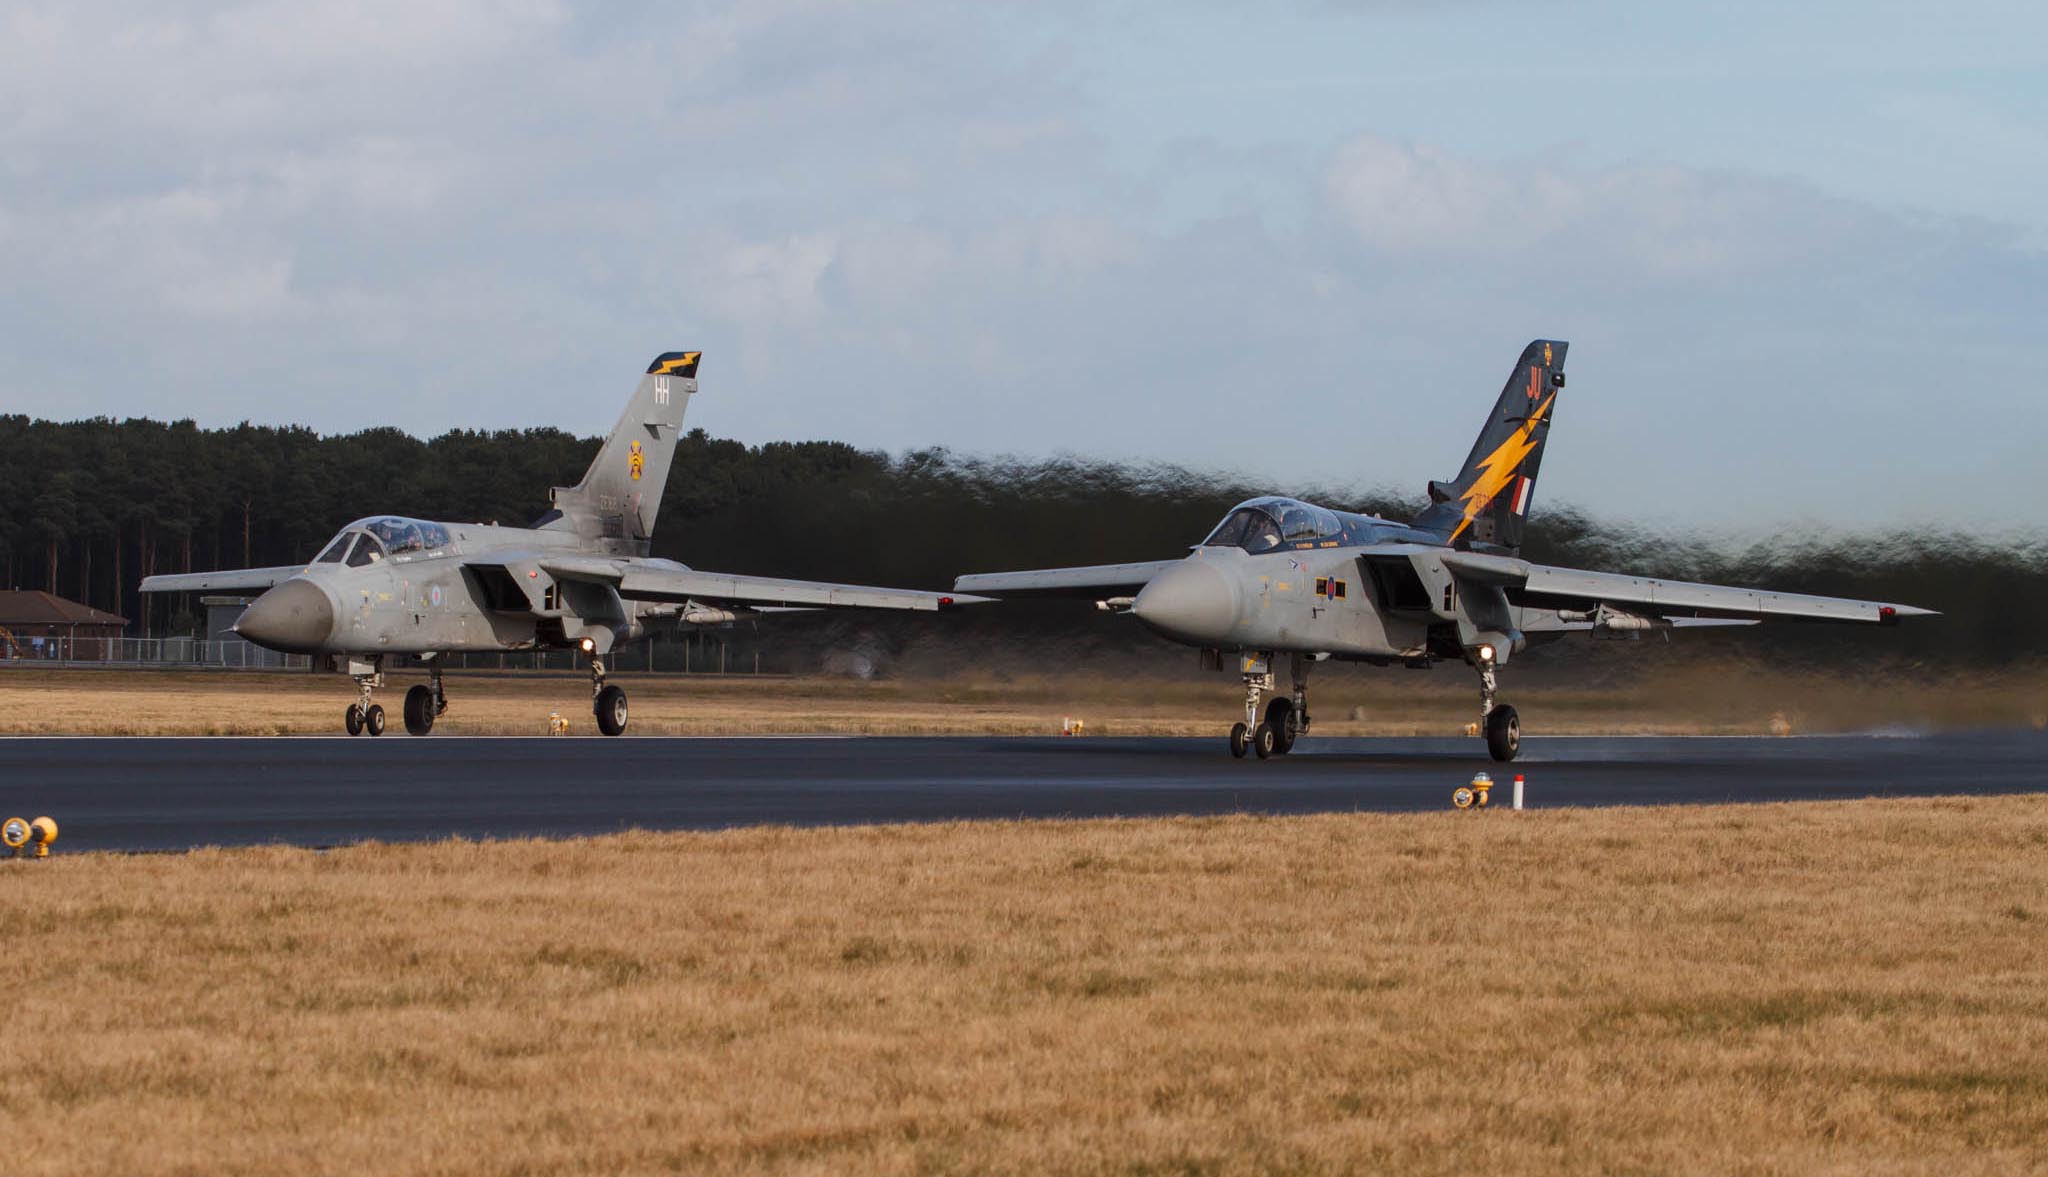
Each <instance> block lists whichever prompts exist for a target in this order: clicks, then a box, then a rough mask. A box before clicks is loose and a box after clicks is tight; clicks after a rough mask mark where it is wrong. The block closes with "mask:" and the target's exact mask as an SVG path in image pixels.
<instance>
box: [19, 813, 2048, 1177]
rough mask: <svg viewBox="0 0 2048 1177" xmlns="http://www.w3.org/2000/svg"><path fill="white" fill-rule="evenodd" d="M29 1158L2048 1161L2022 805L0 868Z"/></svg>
mask: <svg viewBox="0 0 2048 1177" xmlns="http://www.w3.org/2000/svg"><path fill="white" fill-rule="evenodd" d="M0 894H4V896H5V899H4V902H0V939H4V941H5V943H6V944H7V945H8V946H9V949H10V957H11V959H10V960H9V963H8V967H7V968H6V969H5V970H0V1041H4V1042H5V1043H6V1044H7V1049H8V1055H9V1057H8V1059H7V1062H6V1065H5V1066H4V1067H0V1124H4V1125H5V1129H4V1136H5V1139H6V1144H7V1169H8V1171H9V1172H10V1173H23V1174H72V1173H85V1172H104V1173H136V1174H159V1173H193V1174H198V1173H208V1174H211V1173H247V1174H277V1173H290V1172H351V1173H378V1174H410V1173H420V1174H457V1173H506V1174H518V1173H536V1174H537V1173H550V1174H552V1173H580V1172H588V1173H642V1172H711V1173H806V1174H825V1173H850V1172H875V1173H901V1174H914V1173H987V1172H993V1173H1041V1172H1051V1173H1091V1174H1092V1173H1102V1174H1108V1173H1145V1174H1178V1173H1187V1174H1237V1173H1318V1172H1389V1173H1460V1174H1462V1173H1475V1172H1477V1173H1506V1172H1528V1173H1588V1172H1604V1173H1757V1174H1771V1173H1782V1174H1859V1175H1860V1174H1872V1173H1878V1174H1888V1173H1939V1174H1942V1175H1943V1177H1962V1175H1965V1174H1977V1173H1985V1174H1990V1173H1997V1174H2010V1173H2020V1172H2026V1171H2035V1172H2039V1171H2043V1170H2048V809H2044V807H2043V806H2042V805H2041V802H2040V799H2039V798H2034V797H2017V798H2004V799H1981V800H1978V799H1973V800H1934V801H1924V800H1923V801H1882V802H1879V801H1870V802H1857V803H1846V804H1807V805H1796V806H1752V807H1719V808H1685V809H1675V810H1670V809H1666V810H1658V809H1615V810H1605V811H1589V810H1580V811H1570V810H1559V811H1552V812H1544V811H1531V812H1527V813H1522V814H1514V813H1506V812H1493V813H1486V814H1477V813H1473V814H1456V813H1449V812H1446V813H1443V814H1429V815H1414V816H1383V815H1339V816H1324V817H1313V818H1288V819H1255V818H1224V819H1206V820H1174V821H1156V822H1113V821H1112V822H1080V823H1040V824H982V825H933V826H912V827H875V828H859V829H835V830H807V831H797V830H787V829H753V830H744V831H734V832H726V833H715V834H665V835H654V834H628V835H623V836H618V837H610V838H602V839H596V840H589V841H574V842H552V843H530V842H528V843H522V842H510V843H494V844H476V843H460V842H457V843H441V844H434V845H410V846H397V847H376V846H362V847H356V848H352V849H347V850H342V851H335V852H329V853H316V852H310V851H301V850H291V849H281V848H277V849H255V850H243V851H231V852H221V851H206V852H199V853H194V854H189V855H179V856H163V857H114V856H94V855H75V856H70V857H65V856H62V855H61V854H60V855H59V856H58V857H55V858H53V859H51V860H49V861H47V862H41V863H33V862H7V863H0Z"/></svg>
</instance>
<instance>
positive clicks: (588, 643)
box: [583, 638, 597, 654]
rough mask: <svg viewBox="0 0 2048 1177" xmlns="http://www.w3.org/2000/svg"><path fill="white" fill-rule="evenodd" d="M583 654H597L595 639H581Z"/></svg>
mask: <svg viewBox="0 0 2048 1177" xmlns="http://www.w3.org/2000/svg"><path fill="white" fill-rule="evenodd" d="M583 652H584V653H586V654H594V653H596V652H597V639H596V638H584V639H583Z"/></svg>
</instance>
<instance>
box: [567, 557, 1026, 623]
mask: <svg viewBox="0 0 2048 1177" xmlns="http://www.w3.org/2000/svg"><path fill="white" fill-rule="evenodd" d="M539 565H540V568H541V569H542V570H543V571H545V572H546V573H548V574H549V575H550V576H553V577H556V578H557V579H560V580H581V581H589V582H592V583H597V584H608V585H610V586H612V587H613V588H614V589H616V590H617V591H618V594H619V596H621V597H624V598H625V599H627V600H629V601H669V602H676V603H680V602H684V601H695V602H697V603H699V604H705V605H739V606H746V607H771V608H772V607H783V608H809V609H909V610H921V611H926V612H930V611H936V610H939V609H946V608H950V607H952V606H954V605H972V604H978V603H980V602H982V601H985V600H987V598H985V597H974V596H966V595H963V594H959V593H929V592H920V591H917V590H914V589H890V588H870V587H868V586H866V585H858V584H827V583H823V582H820V581H814V580H782V579H778V578H776V577H770V576H737V575H734V574H732V573H729V572H700V571H697V570H696V569H694V568H690V567H688V566H686V565H683V564H678V563H676V562H675V561H673V560H660V559H653V558H641V557H635V556H620V557H603V556H565V557H552V558H544V559H542V560H540V561H539Z"/></svg>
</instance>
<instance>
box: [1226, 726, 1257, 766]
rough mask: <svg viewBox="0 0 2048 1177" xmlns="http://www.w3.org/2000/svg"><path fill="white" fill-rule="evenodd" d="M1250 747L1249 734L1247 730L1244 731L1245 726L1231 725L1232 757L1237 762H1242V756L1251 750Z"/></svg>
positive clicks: (1250, 739)
mask: <svg viewBox="0 0 2048 1177" xmlns="http://www.w3.org/2000/svg"><path fill="white" fill-rule="evenodd" d="M1251 746H1252V737H1251V733H1250V732H1249V731H1248V730H1246V728H1245V726H1244V725H1243V724H1241V723H1234V724H1231V725H1230V754H1231V755H1232V756H1235V757H1237V758H1238V759H1239V760H1243V759H1244V754H1245V753H1246V752H1248V751H1250V750H1251Z"/></svg>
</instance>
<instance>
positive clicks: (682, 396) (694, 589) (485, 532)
mask: <svg viewBox="0 0 2048 1177" xmlns="http://www.w3.org/2000/svg"><path fill="white" fill-rule="evenodd" d="M699 354H700V353H698V352H694V351H687V352H669V353H666V354H664V355H662V356H659V357H657V358H656V359H655V361H654V362H653V363H652V364H650V365H648V367H647V374H646V375H645V376H644V377H643V378H642V379H641V381H640V384H639V387H638V388H636V389H635V390H634V392H633V399H632V400H631V401H630V402H628V403H627V405H626V411H625V414H624V415H623V416H621V417H620V418H619V423H618V425H617V427H615V428H614V429H613V430H612V432H611V436H610V437H608V438H606V439H605V443H604V447H603V448H602V449H600V450H599V451H598V454H597V459H596V460H595V461H594V462H592V463H591V465H590V470H589V472H587V473H586V474H584V476H583V481H582V482H580V483H578V484H577V485H575V486H573V487H556V488H555V489H554V491H553V501H554V505H553V508H552V509H551V510H549V511H547V512H546V513H545V514H543V515H542V516H541V517H540V518H539V519H537V520H535V521H534V523H533V525H532V526H530V527H498V526H495V525H490V524H482V523H435V522H430V521H428V520H424V519H407V518H403V517H400V516H396V515H373V516H370V517H369V518H366V519H359V520H357V521H356V522H354V523H351V524H349V525H348V526H346V527H344V528H342V529H341V532H340V534H338V535H336V536H335V537H334V539H333V541H332V542H330V543H329V544H328V545H327V546H326V547H325V548H324V549H322V550H321V552H320V554H319V555H318V556H317V557H315V558H314V560H313V562H312V563H311V564H304V565H292V566H289V567H284V568H250V569H243V570H239V571H232V572H194V573H189V574H184V575H177V576H152V577H149V578H148V579H146V580H144V581H143V582H142V591H143V592H152V593H161V592H200V591H207V590H214V591H235V590H252V589H263V590H267V591H265V592H264V593H263V595H262V596H260V597H257V598H256V599H255V600H254V601H253V602H251V603H250V605H249V607H248V609H246V610H245V611H244V612H243V613H242V615H241V617H240V618H239V619H237V621H236V622H235V630H236V632H238V633H239V634H241V635H242V636H243V637H245V638H247V639H249V640H250V641H252V642H255V643H256V644H258V645H261V646H268V647H269V648H271V649H273V650H283V651H287V652H290V653H295V654H315V655H320V654H325V655H336V656H341V657H345V658H347V660H348V670H349V674H350V675H352V676H353V677H354V679H355V682H356V687H357V691H358V697H357V700H356V701H355V702H354V703H351V704H349V707H348V710H347V712H346V714H345V716H344V720H343V722H344V726H345V727H346V728H347V730H348V733H349V734H350V735H356V734H358V733H360V732H368V733H369V734H371V735H373V736H375V735H381V734H382V733H383V731H384V708H383V707H382V706H381V705H380V704H378V703H377V702H376V701H375V699H374V698H373V694H374V692H375V691H376V690H377V689H378V688H379V687H381V686H383V685H384V667H385V664H386V662H387V660H389V659H392V658H394V657H405V656H411V657H415V658H418V659H419V660H421V661H422V662H424V663H425V665H426V666H427V668H428V671H429V674H430V679H431V685H424V684H423V685H419V686H415V687H413V688H412V689H411V690H410V691H408V692H407V693H406V696H405V729H406V730H407V731H409V732H411V733H412V734H414V735H425V734H426V733H427V732H428V731H430V730H431V729H432V728H433V726H434V720H435V718H436V717H438V716H440V715H441V714H442V713H443V712H445V711H446V710H447V707H448V696H447V693H446V692H445V691H444V690H443V688H442V682H441V663H440V659H439V656H440V655H442V654H444V653H449V652H453V651H470V650H481V651H499V650H543V649H569V650H579V651H581V652H582V653H583V654H584V655H585V656H586V657H587V658H589V660H590V690H591V698H592V709H593V710H594V711H595V712H596V716H597V726H598V729H599V730H600V731H602V732H604V734H606V735H608V736H616V735H618V734H620V733H621V732H624V731H625V730H626V692H625V691H624V690H623V689H622V688H620V687H619V686H617V685H616V684H608V683H606V682H605V656H606V655H607V654H609V653H610V652H611V651H612V649H613V647H614V646H616V645H617V644H618V643H620V642H623V641H633V640H638V639H640V638H644V637H647V636H649V635H650V634H655V633H659V632H674V631H675V630H676V629H678V628H679V627H682V626H691V625H721V624H725V623H729V622H731V621H733V620H735V619H737V618H739V617H742V616H746V615H749V614H753V613H757V612H760V611H763V610H774V609H818V608H864V609H910V610H937V609H945V608H949V607H951V606H953V605H955V604H963V603H967V602H969V601H970V600H973V599H974V598H967V597H962V596H958V595H956V594H941V593H928V592H915V591H911V590H906V589H886V588H867V587H863V586H860V585H846V584H819V583H815V582H812V581H803V580H775V579H770V578H766V577H759V576H736V575H733V574H731V573H724V572H700V571H697V570H695V569H692V568H690V567H688V566H687V565H683V564H678V563H676V562H675V561H673V560H658V559H654V558H651V557H650V556H648V554H647V553H648V549H649V537H650V536H652V534H653V532H654V517H655V513H656V512H657V511H658V510H659V509H660V507H661V492H662V488H663V487H664V486H665V485H667V483H668V470H669V463H670V460H671V459H672V458H673V457H674V455H675V447H676V440H677V438H678V436H679V435H680V433H681V431H682V424H683V410H684V409H685V408H686V407H687V406H688V404H689V401H690V397H691V396H692V395H694V394H695V393H696V391H697V361H698V356H699Z"/></svg>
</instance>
